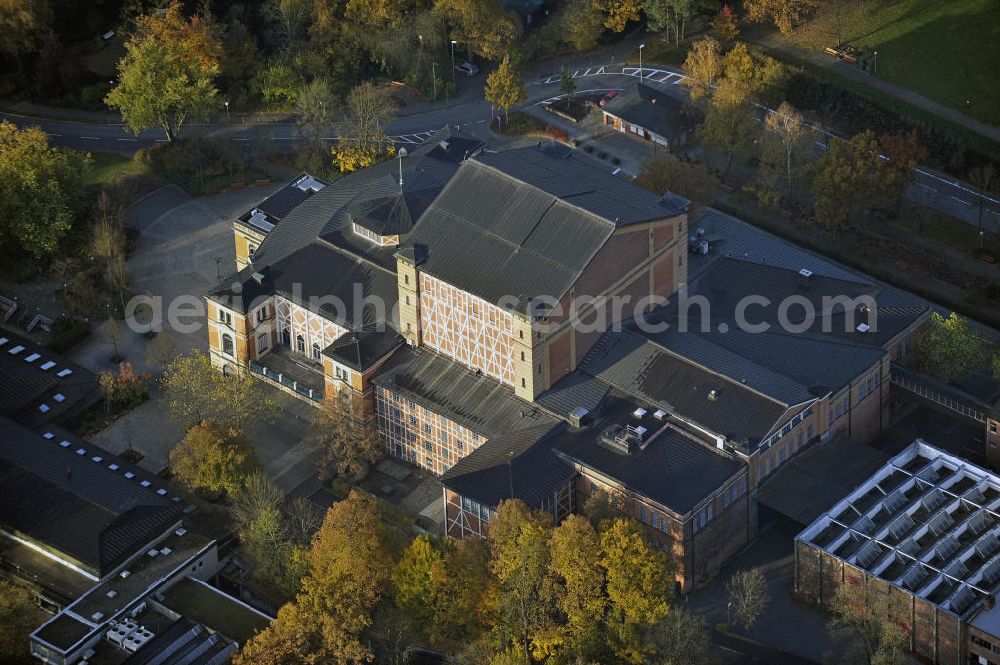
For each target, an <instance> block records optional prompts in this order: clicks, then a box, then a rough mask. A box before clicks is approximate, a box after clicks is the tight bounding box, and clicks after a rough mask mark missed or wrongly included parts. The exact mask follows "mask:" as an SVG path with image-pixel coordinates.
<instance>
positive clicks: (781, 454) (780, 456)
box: [778, 446, 785, 464]
mask: <svg viewBox="0 0 1000 665" xmlns="http://www.w3.org/2000/svg"><path fill="white" fill-rule="evenodd" d="M778 463H779V464H784V463H785V447H784V446H782V447H781V450H779V451H778Z"/></svg>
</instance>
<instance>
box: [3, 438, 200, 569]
mask: <svg viewBox="0 0 1000 665" xmlns="http://www.w3.org/2000/svg"><path fill="white" fill-rule="evenodd" d="M64 438H66V437H65V436H62V435H58V436H54V437H53V438H52V439H45V438H43V437H42V436H40V435H38V434H36V433H34V432H31V431H29V430H27V429H25V428H23V427H21V426H19V425H17V424H15V423H13V422H12V421H10V420H8V419H6V418H0V522H2V523H3V524H5V525H6V526H7V528H9V529H14V530H16V531H19V532H21V533H24V534H26V535H27V536H29V537H31V538H34V539H36V540H38V541H40V542H43V543H46V544H48V545H50V546H52V547H54V548H56V549H58V550H60V551H62V552H65V553H66V554H68V555H70V556H72V557H74V558H76V559H77V560H79V561H81V562H83V563H84V564H86V565H88V566H91V567H92V568H94V569H95V570H98V571H107V570H109V569H110V568H113V567H114V566H116V565H117V564H118V563H120V562H121V561H123V560H125V559H126V558H128V557H129V556H130V555H131V554H133V553H134V552H135V550H136V549H138V548H140V547H143V546H145V544H147V543H148V542H149V540H150V539H151V538H152V537H153V536H155V535H159V534H160V533H162V532H163V531H165V530H166V529H167V527H169V526H170V524H172V523H173V522H175V521H176V520H177V519H178V518H179V516H180V514H181V509H180V506H179V505H178V504H176V503H175V502H173V501H171V500H170V499H169V498H167V497H166V496H161V495H159V494H157V493H156V489H158V488H159V487H162V486H163V482H162V480H158V479H156V480H157V482H156V483H155V484H151V485H150V486H149V487H143V486H142V485H140V481H142V480H144V479H151V477H150V476H149V474H146V473H145V472H142V471H139V470H137V469H133V467H131V465H128V464H127V463H125V462H123V461H121V460H118V459H117V458H115V457H114V456H112V455H110V454H109V453H107V452H104V451H102V450H100V449H98V448H96V447H95V446H93V445H92V444H89V443H86V442H81V441H80V440H78V439H72V438H71V439H70V440H71V445H69V446H67V447H62V446H60V445H59V443H58V442H59V441H60V440H62V439H64ZM79 448H83V449H85V450H86V454H83V455H79V454H77V453H76V452H75V451H76V450H77V449H79ZM94 456H98V457H100V458H101V460H100V461H94V460H93V459H91V458H92V457H94ZM109 463H116V464H118V465H119V469H118V470H111V469H109V468H108V464H109ZM128 469H133V471H132V472H133V473H134V474H135V477H134V478H132V479H128V478H126V477H125V476H124V471H126V470H128Z"/></svg>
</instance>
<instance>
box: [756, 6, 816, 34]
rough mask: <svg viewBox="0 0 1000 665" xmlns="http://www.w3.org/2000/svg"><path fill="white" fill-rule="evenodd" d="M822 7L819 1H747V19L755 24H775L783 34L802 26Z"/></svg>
mask: <svg viewBox="0 0 1000 665" xmlns="http://www.w3.org/2000/svg"><path fill="white" fill-rule="evenodd" d="M819 5H820V2H819V0H745V1H744V2H743V8H744V9H745V10H746V13H747V19H748V20H750V21H751V22H754V23H773V24H774V26H775V27H776V28H778V30H780V31H781V32H782V33H783V34H788V33H790V32H792V30H794V29H795V28H796V26H798V25H800V24H801V23H802V22H803V21H804V20H806V18H808V17H809V16H810V15H811V14H812V12H814V11H815V10H816V8H817V7H818V6H819Z"/></svg>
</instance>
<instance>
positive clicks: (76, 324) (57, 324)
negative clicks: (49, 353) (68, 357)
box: [49, 315, 90, 353]
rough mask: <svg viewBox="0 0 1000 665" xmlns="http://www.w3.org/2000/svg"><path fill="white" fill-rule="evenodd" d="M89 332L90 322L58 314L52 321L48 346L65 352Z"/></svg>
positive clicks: (56, 350) (59, 351) (57, 351)
mask: <svg viewBox="0 0 1000 665" xmlns="http://www.w3.org/2000/svg"><path fill="white" fill-rule="evenodd" d="M89 334H90V324H88V323H87V322H86V321H83V320H81V319H78V318H76V317H73V316H66V315H63V316H60V317H59V318H58V319H56V320H55V321H54V322H53V323H52V336H51V338H50V339H49V348H50V349H52V350H53V351H55V352H56V353H66V352H67V351H69V350H70V349H72V348H73V347H74V346H76V345H77V344H78V343H80V341H82V340H83V339H84V338H85V337H87V335H89Z"/></svg>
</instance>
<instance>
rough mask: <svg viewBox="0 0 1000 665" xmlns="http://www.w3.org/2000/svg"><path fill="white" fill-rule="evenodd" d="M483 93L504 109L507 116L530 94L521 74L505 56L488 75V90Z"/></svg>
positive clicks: (495, 104) (487, 99) (490, 101)
mask: <svg viewBox="0 0 1000 665" xmlns="http://www.w3.org/2000/svg"><path fill="white" fill-rule="evenodd" d="M483 94H484V96H485V97H486V101H488V102H489V103H491V104H493V105H494V106H496V107H497V108H500V109H503V113H504V117H506V116H507V115H508V114H509V113H510V110H511V109H512V108H513V107H514V106H517V105H518V104H520V103H521V102H523V101H524V100H525V98H526V97H527V96H528V90H527V88H525V86H524V81H523V80H522V79H521V76H520V75H519V74H518V73H517V72H516V71H514V67H513V66H512V65H511V64H510V59H509V58H504V61H503V62H501V63H500V66H499V67H497V68H496V69H495V70H493V71H492V72H491V73H490V75H489V76H488V77H486V90H485V91H484V93H483Z"/></svg>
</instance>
